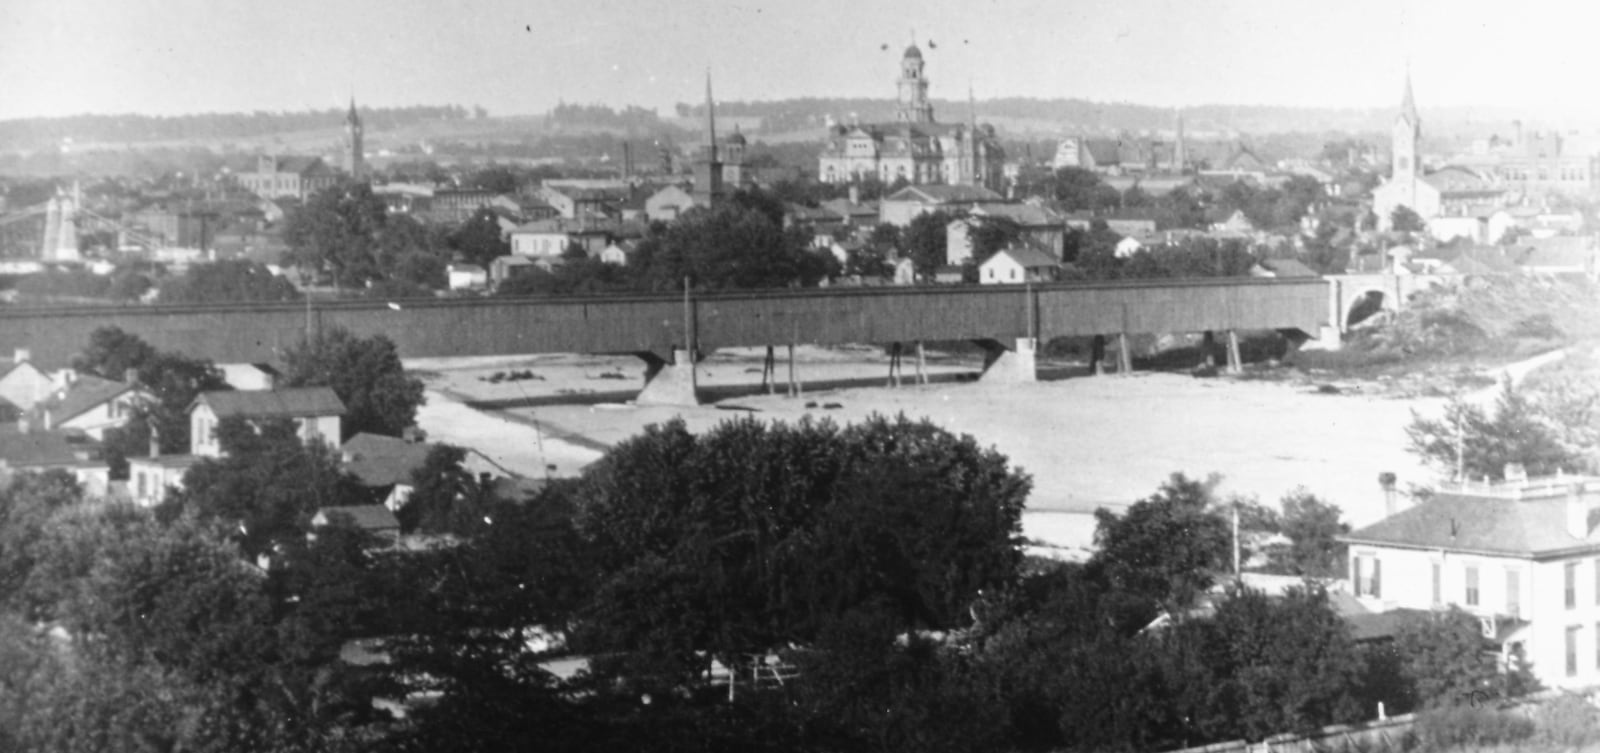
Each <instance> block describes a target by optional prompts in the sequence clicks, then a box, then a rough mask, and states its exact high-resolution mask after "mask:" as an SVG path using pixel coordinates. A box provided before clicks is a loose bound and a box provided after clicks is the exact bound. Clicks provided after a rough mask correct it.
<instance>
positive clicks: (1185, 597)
mask: <svg viewBox="0 0 1600 753" xmlns="http://www.w3.org/2000/svg"><path fill="white" fill-rule="evenodd" d="M1218 481H1219V479H1218V478H1217V477H1212V478H1210V479H1207V480H1205V481H1195V480H1193V479H1190V478H1188V477H1187V476H1185V475H1183V474H1181V473H1174V474H1172V476H1171V478H1169V479H1168V480H1167V481H1166V482H1165V483H1163V484H1162V485H1161V488H1160V489H1159V490H1158V491H1157V492H1156V493H1155V494H1154V495H1152V496H1150V497H1146V498H1145V499H1142V500H1139V501H1138V502H1135V503H1133V505H1131V506H1130V507H1129V508H1128V510H1127V512H1125V513H1123V514H1122V515H1120V516H1119V515H1117V514H1115V513H1113V512H1111V511H1109V510H1106V509H1105V508H1100V509H1098V510H1095V513H1094V516H1095V521H1096V529H1095V535H1094V538H1095V545H1096V546H1097V547H1098V548H1099V551H1098V552H1096V553H1095V555H1094V558H1093V559H1092V560H1091V565H1092V566H1094V567H1097V568H1101V569H1103V571H1104V572H1105V574H1106V576H1107V577H1108V578H1109V579H1110V581H1111V583H1112V584H1113V586H1114V587H1115V588H1117V589H1119V590H1123V591H1126V592H1127V593H1129V594H1131V595H1135V596H1137V597H1140V598H1143V599H1146V600H1148V601H1149V602H1151V603H1153V604H1158V605H1160V606H1162V607H1164V608H1165V609H1166V610H1167V611H1168V612H1171V613H1175V614H1176V613H1179V612H1181V611H1182V610H1184V609H1186V608H1188V607H1189V606H1190V605H1191V604H1193V603H1194V599H1195V597H1196V596H1198V595H1199V594H1200V593H1201V592H1202V591H1204V590H1205V589H1206V588H1208V587H1210V585H1211V582H1212V577H1213V576H1212V574H1213V573H1215V572H1216V571H1218V570H1220V569H1221V568H1222V567H1223V566H1224V563H1226V562H1227V561H1228V552H1229V542H1230V533H1229V524H1228V522H1227V521H1225V520H1223V519H1222V516H1221V515H1219V514H1217V513H1216V512H1215V511H1214V510H1212V509H1209V508H1211V506H1212V490H1213V489H1215V488H1216V485H1217V483H1218Z"/></svg>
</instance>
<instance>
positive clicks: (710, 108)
mask: <svg viewBox="0 0 1600 753" xmlns="http://www.w3.org/2000/svg"><path fill="white" fill-rule="evenodd" d="M704 148H705V149H706V150H707V151H708V152H710V155H711V159H713V160H715V159H716V158H717V106H716V103H714V102H713V101H712V99H711V69H710V68H707V69H706V140H705V144H704Z"/></svg>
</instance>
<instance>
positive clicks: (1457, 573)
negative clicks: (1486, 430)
mask: <svg viewBox="0 0 1600 753" xmlns="http://www.w3.org/2000/svg"><path fill="white" fill-rule="evenodd" d="M1507 475H1508V480H1506V481H1502V482H1492V483H1490V482H1484V483H1466V484H1455V485H1450V486H1447V487H1445V488H1443V489H1442V490H1441V491H1440V492H1439V493H1437V494H1435V495H1433V496H1432V497H1430V498H1428V499H1427V500H1426V501H1424V502H1422V503H1420V504H1418V505H1416V506H1414V507H1411V508H1409V509H1406V510H1403V511H1399V512H1396V513H1394V514H1392V515H1390V516H1388V517H1386V518H1384V519H1382V520H1380V521H1378V522H1376V523H1373V524H1372V525H1369V526H1367V527H1365V528H1362V529H1359V530H1356V531H1353V532H1351V533H1349V534H1347V535H1344V536H1340V537H1339V540H1340V541H1341V542H1343V543H1344V544H1345V545H1346V546H1347V547H1348V548H1349V568H1350V570H1349V572H1350V581H1351V589H1352V593H1353V594H1354V595H1355V596H1356V597H1357V598H1358V599H1361V600H1362V602H1363V603H1364V604H1366V605H1367V606H1368V607H1370V608H1372V609H1373V610H1374V611H1378V612H1385V611H1391V610H1397V609H1413V610H1443V609H1447V608H1449V607H1459V608H1461V609H1462V610H1465V611H1466V612H1468V613H1471V614H1473V615H1476V616H1477V617H1478V618H1479V620H1480V621H1481V622H1482V624H1483V634H1484V636H1485V638H1486V639H1487V640H1490V641H1492V642H1493V643H1494V644H1495V645H1496V646H1497V647H1498V648H1499V650H1500V655H1501V657H1502V659H1503V660H1505V661H1517V662H1525V663H1526V665H1527V666H1528V667H1529V668H1530V669H1531V670H1532V671H1533V673H1534V675H1535V676H1536V677H1538V679H1539V681H1540V682H1542V683H1544V684H1545V685H1546V686H1550V687H1558V688H1576V687H1586V686H1593V685H1596V684H1600V477H1595V476H1563V475H1559V474H1558V475H1555V476H1546V477H1542V478H1528V477H1527V476H1526V474H1519V473H1518V472H1517V471H1516V469H1515V467H1512V468H1511V469H1510V472H1509V473H1508V474H1507Z"/></svg>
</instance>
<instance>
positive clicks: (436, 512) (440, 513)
mask: <svg viewBox="0 0 1600 753" xmlns="http://www.w3.org/2000/svg"><path fill="white" fill-rule="evenodd" d="M465 458H466V451H465V450H463V449H461V448H460V447H455V446H452V445H447V444H441V445H435V446H434V447H433V448H432V449H430V450H429V451H428V455H427V457H426V458H425V459H424V460H423V463H422V466H421V467H420V468H417V469H416V470H414V471H412V473H411V485H412V492H411V497H410V499H408V500H406V503H405V506H404V507H401V508H400V510H399V513H398V517H399V518H400V526H401V528H402V529H403V530H405V531H420V532H423V533H452V534H457V535H462V536H468V535H472V534H474V533H477V532H480V531H481V530H482V529H483V527H484V523H483V519H484V518H485V517H486V516H488V515H489V514H490V512H491V507H492V506H493V501H494V500H493V494H492V492H491V490H490V489H488V488H486V487H485V486H483V485H482V484H480V483H479V481H478V479H476V478H473V476H472V474H471V473H469V472H467V471H466V469H464V468H462V466H461V462H462V460H464V459H465Z"/></svg>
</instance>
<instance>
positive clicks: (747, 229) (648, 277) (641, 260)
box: [628, 202, 838, 290]
mask: <svg viewBox="0 0 1600 753" xmlns="http://www.w3.org/2000/svg"><path fill="white" fill-rule="evenodd" d="M628 266H629V267H630V270H631V271H632V272H633V274H635V275H637V278H636V279H637V280H638V281H639V282H638V286H639V287H641V288H644V289H649V290H674V289H678V288H681V287H682V285H683V282H684V279H685V278H687V279H688V280H689V281H690V284H691V285H693V286H694V287H696V288H702V289H713V290H720V289H729V288H773V287H793V286H799V285H806V286H810V285H815V284H816V283H817V282H818V281H819V280H822V279H824V278H827V277H830V276H832V275H834V274H837V272H838V270H837V262H836V261H835V260H834V259H833V257H832V256H830V255H828V254H826V253H821V252H817V251H813V250H811V249H809V248H807V246H806V238H805V237H804V235H803V234H801V233H799V232H798V231H786V230H784V229H783V226H782V225H781V224H779V223H774V222H773V220H772V218H771V217H770V216H768V214H767V213H765V212H763V211H761V210H759V209H752V208H749V207H747V206H744V205H741V204H738V203H732V202H729V203H725V204H720V205H718V206H716V207H713V208H710V209H696V210H692V211H690V212H687V213H685V214H684V216H683V217H682V218H680V219H679V220H678V221H677V222H674V223H672V224H671V225H668V226H666V227H665V228H664V229H663V230H662V232H660V233H656V234H651V235H648V236H646V237H645V238H644V240H642V241H640V243H639V247H638V249H637V251H636V252H635V254H634V258H632V259H629V262H628Z"/></svg>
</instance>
